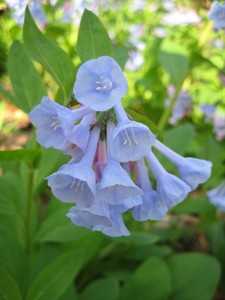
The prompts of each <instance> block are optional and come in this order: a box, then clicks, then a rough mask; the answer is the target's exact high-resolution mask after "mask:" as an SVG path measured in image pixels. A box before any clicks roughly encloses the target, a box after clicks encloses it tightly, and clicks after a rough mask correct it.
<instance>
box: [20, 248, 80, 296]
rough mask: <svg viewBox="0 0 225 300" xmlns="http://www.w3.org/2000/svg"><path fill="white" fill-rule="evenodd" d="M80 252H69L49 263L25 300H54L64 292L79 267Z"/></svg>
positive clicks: (32, 285) (34, 282)
mask: <svg viewBox="0 0 225 300" xmlns="http://www.w3.org/2000/svg"><path fill="white" fill-rule="evenodd" d="M81 259H82V255H81V252H80V251H77V250H76V251H74V250H72V251H69V252H67V253H65V254H63V255H60V256H59V257H57V258H56V259H55V260H54V261H53V262H51V263H50V264H49V265H48V266H47V267H46V268H45V269H44V270H42V272H40V273H39V275H38V276H37V277H36V279H35V280H34V281H33V283H32V284H31V286H30V288H29V290H28V295H27V298H26V300H46V299H51V300H56V299H58V298H59V297H60V296H61V295H63V294H64V292H66V290H67V289H68V288H69V286H70V284H71V283H72V281H73V280H74V278H75V276H76V275H77V273H78V271H79V269H80V265H81Z"/></svg>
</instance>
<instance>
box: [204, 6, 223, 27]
mask: <svg viewBox="0 0 225 300" xmlns="http://www.w3.org/2000/svg"><path fill="white" fill-rule="evenodd" d="M208 18H209V19H210V20H211V21H212V22H213V27H214V30H216V31H217V30H220V29H224V28H225V3H223V4H222V5H220V3H219V2H218V1H213V2H212V5H211V7H210V10H209V11H208Z"/></svg>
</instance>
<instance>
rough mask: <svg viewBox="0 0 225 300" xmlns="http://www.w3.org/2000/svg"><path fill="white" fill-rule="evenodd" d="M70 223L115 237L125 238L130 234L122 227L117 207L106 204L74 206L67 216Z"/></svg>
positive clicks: (95, 203)
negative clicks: (122, 236)
mask: <svg viewBox="0 0 225 300" xmlns="http://www.w3.org/2000/svg"><path fill="white" fill-rule="evenodd" d="M67 216H68V217H69V218H70V219H71V221H72V222H73V223H74V224H75V225H77V226H82V227H86V228H89V229H91V230H93V231H101V232H102V233H104V234H106V235H108V236H112V237H116V236H121V235H124V236H127V235H130V232H129V231H128V230H127V228H126V226H125V225H124V222H123V218H122V215H121V212H120V208H119V207H115V206H113V208H112V206H111V205H109V204H108V203H106V202H104V201H103V202H94V203H93V205H92V206H91V207H82V206H79V205H77V206H75V207H72V208H71V209H70V211H69V213H68V214H67Z"/></svg>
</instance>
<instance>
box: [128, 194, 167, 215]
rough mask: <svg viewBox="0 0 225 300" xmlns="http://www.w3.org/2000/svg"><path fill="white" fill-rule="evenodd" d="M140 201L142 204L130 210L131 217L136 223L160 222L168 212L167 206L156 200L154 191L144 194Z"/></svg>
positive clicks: (156, 196)
mask: <svg viewBox="0 0 225 300" xmlns="http://www.w3.org/2000/svg"><path fill="white" fill-rule="evenodd" d="M142 200H143V203H142V204H140V205H137V206H135V207H133V208H132V209H131V213H132V216H133V217H134V219H135V220H137V221H147V220H161V219H162V218H163V217H164V216H165V214H166V213H167V211H168V208H167V206H166V205H165V204H163V203H161V201H160V199H159V200H158V195H157V193H156V192H155V191H150V192H145V193H144V195H143V196H142Z"/></svg>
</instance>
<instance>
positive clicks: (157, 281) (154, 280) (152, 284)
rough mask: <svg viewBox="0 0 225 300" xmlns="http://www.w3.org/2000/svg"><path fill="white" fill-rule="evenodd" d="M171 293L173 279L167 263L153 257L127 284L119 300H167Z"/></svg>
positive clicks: (144, 263) (142, 265)
mask: <svg viewBox="0 0 225 300" xmlns="http://www.w3.org/2000/svg"><path fill="white" fill-rule="evenodd" d="M171 291H172V290H171V278H170V273H169V269H168V267H167V265H166V263H165V262H164V261H163V260H162V259H160V258H157V257H151V258H149V259H147V260H146V261H144V262H143V263H142V264H141V265H140V266H139V267H138V269H137V270H136V271H135V272H134V273H133V275H132V276H131V277H130V278H128V280H127V281H126V282H125V284H124V286H123V288H122V291H121V295H120V297H119V300H129V299H154V300H166V299H168V297H169V295H170V293H171Z"/></svg>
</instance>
